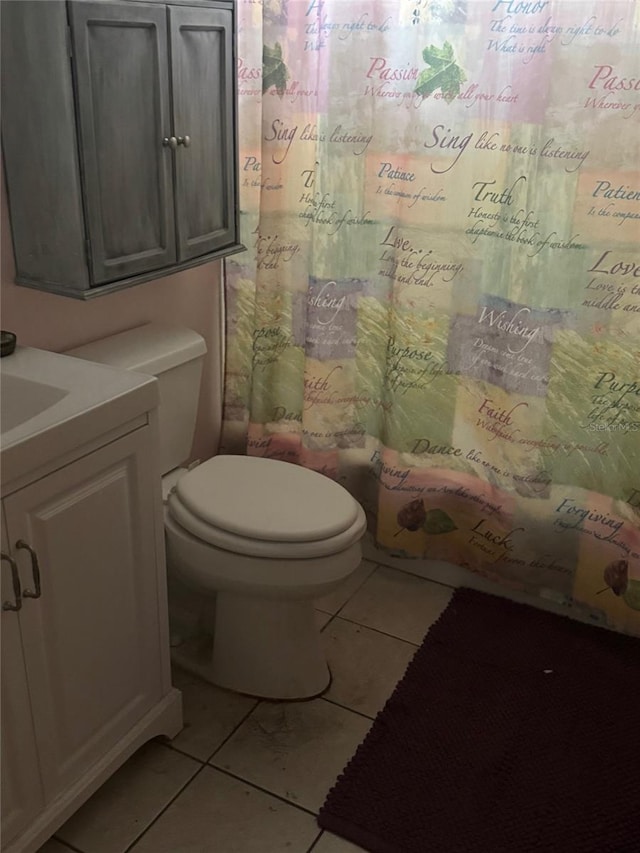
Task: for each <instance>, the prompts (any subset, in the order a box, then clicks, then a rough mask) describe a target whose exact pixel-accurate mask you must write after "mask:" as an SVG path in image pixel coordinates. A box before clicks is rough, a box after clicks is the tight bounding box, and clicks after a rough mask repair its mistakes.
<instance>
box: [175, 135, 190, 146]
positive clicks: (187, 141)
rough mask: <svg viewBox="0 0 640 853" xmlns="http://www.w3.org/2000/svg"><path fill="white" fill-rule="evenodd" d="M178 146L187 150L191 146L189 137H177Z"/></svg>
mask: <svg viewBox="0 0 640 853" xmlns="http://www.w3.org/2000/svg"><path fill="white" fill-rule="evenodd" d="M178 145H184V147H185V148H188V147H189V146H190V145H191V137H190V136H179V137H178Z"/></svg>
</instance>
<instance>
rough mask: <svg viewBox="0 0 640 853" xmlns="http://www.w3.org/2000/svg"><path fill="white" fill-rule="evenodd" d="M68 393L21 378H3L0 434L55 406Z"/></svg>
mask: <svg viewBox="0 0 640 853" xmlns="http://www.w3.org/2000/svg"><path fill="white" fill-rule="evenodd" d="M68 393H69V391H68V390H66V389H64V388H56V386H55V385H45V384H44V382H36V381H35V380H33V379H25V378H24V377H22V376H11V375H8V376H3V377H2V382H1V383H0V398H1V401H0V433H3V434H4V433H5V432H8V431H9V430H10V429H15V427H17V426H20V424H23V423H25V421H28V420H30V419H31V418H33V417H35V416H36V415H39V414H40V413H41V412H44V411H45V409H48V408H49V407H50V406H53V405H55V403H57V402H58V401H59V400H62V398H63V397H66V396H67V394H68Z"/></svg>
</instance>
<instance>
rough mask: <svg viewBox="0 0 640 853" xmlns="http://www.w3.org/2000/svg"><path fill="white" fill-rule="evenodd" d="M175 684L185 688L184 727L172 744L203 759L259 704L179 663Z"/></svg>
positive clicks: (179, 687) (174, 678)
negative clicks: (190, 671) (198, 675)
mask: <svg viewBox="0 0 640 853" xmlns="http://www.w3.org/2000/svg"><path fill="white" fill-rule="evenodd" d="M173 684H174V686H175V687H177V688H178V690H181V691H182V702H183V711H184V728H183V730H182V731H181V732H180V734H179V735H178V736H177V737H175V738H174V739H173V740H172V741H171V746H175V747H176V749H180V750H182V752H186V753H187V754H188V755H192V756H193V757H194V758H199V759H201V760H202V761H206V760H207V759H208V758H209V757H210V756H211V755H213V753H214V752H215V751H216V749H217V748H218V747H219V746H220V744H221V743H222V742H223V740H224V739H225V738H226V737H227V736H228V735H229V734H231V732H232V731H233V730H234V728H235V727H236V726H237V725H238V723H239V722H240V720H242V718H243V717H244V716H246V714H247V713H248V712H249V711H250V710H251V709H252V708H254V707H255V706H256V705H257V701H256V700H255V699H250V698H249V697H247V696H241V695H240V694H239V693H232V692H231V691H229V690H222V689H221V688H219V687H215V685H213V684H209V683H208V682H207V681H203V680H202V679H201V678H198V677H197V676H196V675H191V674H190V673H188V672H185V671H184V670H183V669H180V668H179V667H174V668H173Z"/></svg>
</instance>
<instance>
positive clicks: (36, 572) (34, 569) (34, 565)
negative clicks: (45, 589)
mask: <svg viewBox="0 0 640 853" xmlns="http://www.w3.org/2000/svg"><path fill="white" fill-rule="evenodd" d="M16 548H24V549H25V550H26V551H28V552H29V553H30V554H31V574H32V575H33V587H34V591H33V592H32V591H31V590H30V589H25V590H24V591H23V593H22V597H23V598H40V595H41V591H40V566H39V565H38V555H37V554H36V552H35V551H34V550H33V548H32V547H31V546H30V545H27V543H26V542H23V540H22V539H18V541H17V542H16Z"/></svg>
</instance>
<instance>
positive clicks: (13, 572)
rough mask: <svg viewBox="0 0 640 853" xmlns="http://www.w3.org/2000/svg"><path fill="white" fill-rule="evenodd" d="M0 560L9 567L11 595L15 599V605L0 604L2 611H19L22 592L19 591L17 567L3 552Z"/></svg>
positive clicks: (7, 602)
mask: <svg viewBox="0 0 640 853" xmlns="http://www.w3.org/2000/svg"><path fill="white" fill-rule="evenodd" d="M0 559H1V560H3V561H5V560H6V562H7V563H9V565H10V566H11V581H12V583H13V595H14V598H15V604H12V603H11V602H10V601H3V602H2V609H3V610H20V608H21V607H22V592H21V590H20V574H19V573H18V566H17V565H16V561H15V560H14V559H13V557H10V556H9V555H8V554H5V553H4V551H3V552H2V554H0Z"/></svg>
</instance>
